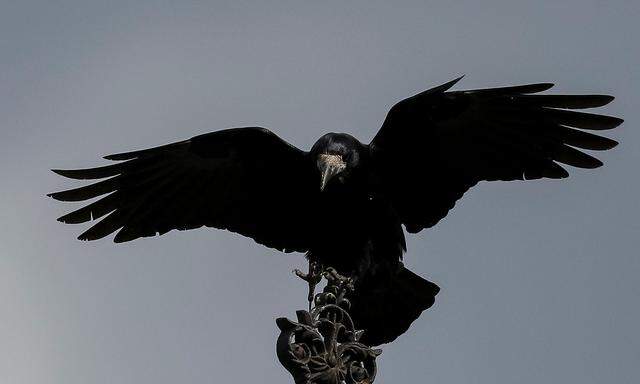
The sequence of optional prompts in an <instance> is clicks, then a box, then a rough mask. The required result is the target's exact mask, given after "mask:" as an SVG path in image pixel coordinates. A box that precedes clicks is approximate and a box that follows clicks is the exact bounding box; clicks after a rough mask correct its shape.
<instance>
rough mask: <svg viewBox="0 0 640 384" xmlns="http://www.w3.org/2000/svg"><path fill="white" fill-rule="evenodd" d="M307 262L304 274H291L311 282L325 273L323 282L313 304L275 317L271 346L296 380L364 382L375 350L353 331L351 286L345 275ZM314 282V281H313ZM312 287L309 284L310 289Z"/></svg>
mask: <svg viewBox="0 0 640 384" xmlns="http://www.w3.org/2000/svg"><path fill="white" fill-rule="evenodd" d="M314 271H315V269H314V268H313V267H310V272H309V274H308V275H304V274H302V273H300V272H299V271H297V272H296V274H297V275H298V276H300V277H302V278H303V279H305V280H307V281H308V282H309V284H310V287H311V286H313V287H314V286H315V284H317V283H318V281H319V279H320V276H324V277H325V279H326V280H327V285H326V286H325V288H324V290H323V291H322V292H321V293H318V294H317V295H315V296H313V294H311V296H312V297H313V303H314V306H313V308H310V310H309V311H307V310H300V311H297V312H296V315H297V320H298V321H291V320H289V319H287V318H284V317H281V318H279V319H277V320H276V324H277V325H278V328H280V336H279V337H278V342H277V346H276V351H277V354H278V359H279V360H280V363H281V364H282V365H283V366H284V367H285V368H286V369H287V370H288V371H289V373H291V375H292V376H293V379H294V381H295V383H296V384H343V383H346V384H366V383H373V381H374V379H375V377H376V357H377V356H378V355H380V353H381V352H382V351H381V350H379V349H372V348H371V347H369V346H367V345H365V344H362V343H360V342H359V341H358V340H359V339H360V337H361V336H362V334H363V331H359V330H356V328H355V325H354V323H353V320H352V319H351V316H350V315H349V309H350V306H351V303H350V302H349V299H348V298H347V295H348V293H349V292H351V291H352V289H353V284H352V282H351V280H350V279H348V278H345V277H344V276H341V275H339V274H338V273H337V272H335V270H333V269H331V268H328V269H325V270H324V271H323V272H317V271H315V272H314ZM312 284H313V285H312ZM312 289H313V288H312Z"/></svg>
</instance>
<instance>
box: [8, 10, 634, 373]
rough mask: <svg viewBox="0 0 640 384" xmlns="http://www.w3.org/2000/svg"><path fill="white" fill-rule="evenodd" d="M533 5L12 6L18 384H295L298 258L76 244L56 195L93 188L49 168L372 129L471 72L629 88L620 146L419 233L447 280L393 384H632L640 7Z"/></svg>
mask: <svg viewBox="0 0 640 384" xmlns="http://www.w3.org/2000/svg"><path fill="white" fill-rule="evenodd" d="M480 3H482V5H481V4H480ZM520 3H521V4H515V2H513V1H490V2H477V1H466V2H455V1H446V2H444V1H443V2H429V1H410V2H409V1H407V2H398V1H395V2H391V1H372V0H367V1H358V2H356V1H348V2H345V1H335V2H334V1H322V2H317V1H316V2H311V1H307V2H300V1H268V2H266V1H255V2H250V1H239V0H235V1H229V2H216V1H173V2H172V1H135V2H133V1H108V2H107V1H104V2H95V1H86V0H83V1H29V0H21V1H2V2H0V174H1V175H2V182H1V186H0V212H2V215H1V216H0V382H1V383H7V384H14V383H15V384H31V383H33V384H50V383H51V384H111V383H118V384H128V383H131V384H134V383H135V384H147V383H149V384H165V383H274V384H275V383H289V382H292V381H291V379H290V377H289V375H288V373H286V371H285V370H284V369H283V368H282V367H281V366H280V365H279V363H278V362H277V360H276V356H275V347H274V345H275V339H276V336H277V333H278V332H277V328H276V326H275V322H274V319H275V318H276V317H279V316H283V315H286V316H289V317H292V316H293V314H294V311H295V310H296V309H300V308H304V307H305V306H306V302H305V297H306V291H305V286H304V284H303V283H302V282H301V281H300V280H298V279H296V278H294V277H293V276H292V275H291V273H290V271H291V269H293V268H295V267H303V266H304V265H303V258H302V255H300V254H289V255H281V254H278V253H277V252H276V251H272V250H269V249H266V248H262V247H260V246H258V245H256V244H255V243H253V241H251V240H248V239H245V238H242V237H240V236H238V235H235V234H231V233H228V232H223V231H214V230H196V231H190V232H180V233H177V232H172V233H170V234H168V235H165V236H162V237H159V238H152V239H143V240H138V241H135V242H133V243H128V244H124V245H115V244H113V243H112V242H111V241H110V240H103V241H98V242H91V243H86V242H80V241H77V240H75V237H76V236H77V235H78V234H79V233H80V232H81V231H82V230H83V229H84V228H86V226H65V225H62V224H60V223H57V222H56V221H55V218H57V217H58V216H60V215H61V214H63V213H65V212H68V211H69V210H70V209H72V208H73V207H77V205H73V204H68V205H65V204H63V203H58V202H55V201H53V200H51V199H48V198H45V194H46V193H47V192H52V191H55V190H60V189H63V188H66V187H70V186H75V185H77V184H76V183H73V182H67V181H65V180H63V179H62V178H60V177H57V176H56V175H54V174H53V173H51V172H49V169H50V168H56V167H60V168H65V167H67V168H74V167H85V166H97V165H100V164H104V163H105V161H102V160H100V156H102V155H106V154H109V153H114V152H120V151H126V150H132V149H139V148H144V147H149V146H154V145H159V144H164V143H167V142H172V141H176V140H181V139H184V138H188V137H191V136H193V135H197V134H201V133H205V132H208V131H212V130H217V129H222V128H227V127H233V126H245V125H261V126H265V127H269V128H270V129H272V130H273V131H274V132H276V133H277V134H279V135H281V136H282V137H283V138H285V139H287V140H288V141H290V142H291V143H293V144H295V145H297V146H299V147H301V148H305V149H308V148H309V147H310V145H311V144H312V143H313V142H314V141H315V140H316V139H317V138H318V137H319V136H320V135H322V134H323V133H325V132H327V131H344V132H349V133H352V134H354V135H355V136H357V137H358V138H360V139H361V140H362V141H365V142H368V141H369V140H370V139H371V137H372V136H373V135H374V133H375V132H376V130H377V128H378V127H379V126H380V123H381V121H382V120H383V119H384V116H385V114H386V112H387V110H388V109H389V107H390V106H391V105H392V104H393V103H394V102H396V101H397V100H399V99H402V98H404V97H407V96H409V95H412V94H414V93H416V92H418V91H421V90H424V89H426V88H429V87H431V86H434V85H437V84H440V83H443V82H445V81H448V80H450V79H452V78H454V77H457V76H459V75H460V74H466V75H467V76H466V78H465V79H464V80H463V81H462V82H461V83H460V85H459V86H458V88H459V89H460V88H474V87H486V86H498V85H508V84H513V83H526V82H539V81H551V82H556V83H557V84H558V87H557V91H558V92H576V93H580V92H591V93H610V94H613V95H616V96H617V100H616V101H615V102H614V103H613V104H612V105H610V106H608V107H606V108H604V109H602V110H601V111H602V112H605V113H608V114H613V115H617V116H621V117H623V118H625V119H626V122H625V124H624V125H622V126H621V128H620V129H618V130H616V131H615V132H613V133H612V134H611V135H610V136H611V137H613V138H615V139H617V140H619V141H621V145H620V146H619V147H618V148H616V149H615V150H613V151H610V152H607V153H604V154H601V156H600V158H601V159H603V160H604V162H605V166H604V167H603V168H601V169H598V170H596V171H583V170H575V169H571V170H570V171H573V172H571V173H572V175H571V177H570V178H569V179H567V180H563V181H561V182H558V181H536V182H527V183H521V182H513V183H494V184H482V185H480V186H478V187H476V188H475V189H474V190H473V191H472V192H471V193H469V194H467V195H466V196H465V198H464V199H463V200H462V201H461V202H459V203H458V205H457V206H456V208H455V209H454V210H453V212H451V213H450V214H449V216H448V217H447V218H446V219H445V220H443V221H442V222H441V223H440V224H439V225H438V226H437V227H436V228H434V229H432V230H430V231H425V232H423V233H421V234H420V235H417V236H409V238H408V246H409V251H408V254H407V255H406V263H407V264H408V266H409V267H410V268H411V269H413V270H414V271H416V272H417V273H419V274H421V275H423V276H425V277H428V278H429V279H431V280H433V281H435V282H437V283H438V284H439V285H440V286H441V287H442V291H441V293H440V295H439V296H438V297H437V302H436V305H435V306H434V307H433V308H432V309H431V310H429V311H428V312H426V313H424V314H423V315H422V317H421V318H420V319H419V320H418V321H416V322H415V323H414V325H413V327H412V328H411V330H410V331H409V332H408V333H407V334H405V335H404V336H402V337H400V338H399V339H398V340H397V341H396V342H394V343H393V344H392V345H388V346H385V347H384V353H383V355H382V356H381V357H380V358H379V360H378V361H379V368H380V373H379V377H378V380H377V382H380V383H409V382H414V383H415V382H419V383H423V382H424V383H439V384H445V383H451V384H471V383H481V384H484V383H487V384H488V383H492V384H493V383H519V384H528V383H536V384H539V383H581V384H590V383H616V384H624V383H636V382H637V380H638V377H637V376H638V373H637V372H638V364H639V363H640V332H639V331H638V324H640V308H639V303H640V300H639V297H640V283H639V278H638V276H639V275H640V257H639V256H638V241H639V238H640V225H639V224H638V217H639V216H640V203H639V202H638V196H639V195H640V181H639V180H638V179H639V177H638V176H639V175H638V165H639V164H640V150H639V143H640V130H639V128H640V127H638V123H639V116H640V113H639V112H638V91H639V67H640V49H639V46H638V33H639V32H640V31H639V27H638V24H637V20H638V18H640V2H638V1H584V0H583V1H577V0H576V1H557V0H554V1H527V2H520ZM445 4H446V5H445ZM434 182H437V181H434Z"/></svg>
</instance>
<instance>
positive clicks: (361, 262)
mask: <svg viewBox="0 0 640 384" xmlns="http://www.w3.org/2000/svg"><path fill="white" fill-rule="evenodd" d="M460 79H461V77H460V78H457V79H455V80H452V81H450V82H448V83H446V84H443V85H440V86H437V87H435V88H432V89H429V90H427V91H424V92H422V93H419V94H417V95H415V96H412V97H409V98H407V99H404V100H402V101H400V102H398V103H397V104H395V105H394V106H393V107H392V108H391V110H390V111H389V112H388V114H387V116H386V118H385V120H384V122H383V124H382V127H381V128H380V130H379V131H378V133H377V134H376V135H375V137H374V138H373V140H372V141H371V142H370V143H369V144H368V145H367V144H364V143H362V142H360V141H358V140H357V139H356V138H354V137H353V136H351V135H348V134H344V133H328V134H326V135H324V136H322V137H321V138H320V139H319V140H318V141H317V142H316V143H315V144H314V145H313V147H312V148H311V150H310V151H303V150H300V149H298V148H296V147H294V146H292V145H291V144H288V143H287V142H286V141H284V140H282V139H281V138H279V137H278V136H277V135H275V134H274V133H272V132H271V131H269V130H267V129H265V128H259V127H246V128H232V129H226V130H220V131H216V132H211V133H207V134H203V135H200V136H196V137H193V138H191V139H188V140H184V141H180V142H176V143H172V144H167V145H162V146H159V147H155V148H150V149H143V150H138V151H133V152H125V153H118V154H114V155H109V156H105V159H107V160H113V161H117V162H116V163H113V164H110V165H106V166H101V167H97V168H87V169H76V170H60V169H55V170H53V172H55V173H57V174H59V175H62V176H65V177H68V178H71V179H79V180H97V179H102V180H101V181H97V182H95V183H93V184H89V185H86V186H82V187H80V188H75V189H70V190H66V191H62V192H56V193H52V194H49V196H51V197H53V198H54V199H56V200H60V201H82V200H88V199H93V198H96V197H99V196H103V195H104V196H103V197H101V198H100V199H97V200H95V201H94V202H91V203H90V204H88V205H86V206H84V207H82V208H80V209H78V210H76V211H73V212H71V213H69V214H66V215H64V216H62V217H60V218H59V219H58V220H59V221H61V222H63V223H73V224H76V223H84V222H87V221H93V220H99V219H101V218H102V219H101V220H100V221H98V222H97V223H96V224H95V225H93V226H92V227H90V228H89V229H88V230H87V231H85V232H84V233H82V234H81V235H80V236H79V237H78V238H79V239H80V240H96V239H100V238H103V237H105V236H107V235H109V234H111V233H114V232H116V231H117V233H116V235H115V237H114V241H115V242H116V243H120V242H126V241H130V240H134V239H137V238H140V237H148V236H155V235H161V234H164V233H166V232H169V231H171V230H173V229H178V230H187V229H194V228H199V227H202V226H207V227H213V228H218V229H226V230H229V231H232V232H236V233H239V234H242V235H244V236H247V237H250V238H252V239H254V240H255V241H256V242H257V243H259V244H263V245H265V246H267V247H271V248H275V249H277V250H280V251H283V252H294V251H295V252H304V253H306V256H307V258H308V259H309V260H310V261H311V262H314V263H318V264H319V265H322V266H330V267H332V268H334V269H335V270H336V271H337V272H339V273H340V274H344V275H345V276H349V277H351V278H353V281H354V286H355V288H354V289H355V291H354V292H353V295H352V297H351V301H352V308H351V311H352V315H353V319H354V322H355V323H356V325H357V326H358V327H359V328H360V329H363V330H364V331H365V332H364V336H363V337H362V339H361V341H363V342H366V343H369V344H371V345H378V344H382V343H388V342H391V341H393V340H394V339H395V338H397V337H398V336H399V335H401V334H402V333H404V332H405V331H406V330H407V329H408V328H409V326H410V324H411V323H412V322H413V321H414V320H416V319H417V318H418V316H420V314H421V313H422V312H423V311H424V310H425V309H427V308H429V307H431V306H432V305H433V303H434V300H435V296H436V294H437V293H438V291H439V287H438V286H437V285H436V284H434V283H432V282H430V281H427V280H425V279H423V278H422V277H420V276H418V275H416V274H415V273H413V272H411V271H410V270H409V269H407V268H405V267H404V265H403V262H402V258H403V254H404V252H405V251H406V243H405V230H406V232H408V233H418V232H420V231H422V230H423V229H425V228H430V227H432V226H434V225H435V224H436V223H438V221H440V220H441V219H442V218H444V217H445V216H446V215H447V213H448V212H449V210H451V209H452V208H453V207H454V205H455V203H456V201H457V200H458V199H460V198H461V197H462V195H463V194H464V193H465V192H466V191H467V190H468V189H470V188H471V187H473V186H474V185H476V184H477V183H478V182H480V181H495V180H504V181H510V180H533V179H541V178H550V179H562V178H566V177H567V176H568V175H569V174H568V172H567V171H566V170H565V168H564V167H563V166H562V165H561V164H566V165H569V166H572V167H577V168H588V169H590V168H597V167H599V166H601V165H602V162H600V160H598V159H596V158H594V157H592V156H591V155H589V154H586V153H584V152H582V151H581V150H580V149H586V150H595V151H601V150H608V149H611V148H613V147H614V146H616V144H617V142H616V141H614V140H612V139H609V138H606V137H602V136H599V135H595V134H593V133H589V132H586V131H585V130H587V131H589V130H596V131H599V130H608V129H612V128H615V127H617V126H618V125H620V124H621V123H622V119H619V118H616V117H611V116H604V115H599V114H591V113H585V112H577V111H573V110H575V109H585V108H593V107H601V106H604V105H606V104H608V103H609V102H611V101H612V100H613V97H612V96H607V95H553V94H540V93H541V92H543V91H546V90H548V89H550V88H551V87H552V86H553V84H550V83H539V84H527V85H519V86H509V87H500V88H488V89H476V90H467V91H450V90H449V89H450V88H451V87H452V86H453V85H454V84H456V83H457V82H458V81H459V80H460ZM403 226H404V230H403Z"/></svg>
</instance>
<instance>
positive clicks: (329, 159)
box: [318, 154, 347, 191]
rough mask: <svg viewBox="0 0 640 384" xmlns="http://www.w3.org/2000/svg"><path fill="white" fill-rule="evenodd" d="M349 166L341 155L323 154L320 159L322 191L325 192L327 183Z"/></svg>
mask: <svg viewBox="0 0 640 384" xmlns="http://www.w3.org/2000/svg"><path fill="white" fill-rule="evenodd" d="M346 167H347V164H346V163H345V162H344V160H342V156H340V155H329V154H321V155H320V156H319V157H318V169H319V170H320V174H321V177H322V178H321V181H320V190H321V191H324V188H325V187H326V186H327V183H328V182H329V180H331V178H333V177H334V176H335V175H337V174H338V173H340V172H342V171H344V169H345V168H346Z"/></svg>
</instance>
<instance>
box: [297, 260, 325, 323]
mask: <svg viewBox="0 0 640 384" xmlns="http://www.w3.org/2000/svg"><path fill="white" fill-rule="evenodd" d="M293 273H295V275H296V276H298V277H299V278H301V279H302V280H304V281H306V282H307V284H309V294H308V296H307V300H308V301H309V311H311V305H312V304H313V297H314V296H315V293H316V286H317V285H318V283H319V282H320V280H322V273H323V272H322V266H321V265H320V263H318V262H317V261H312V260H309V272H308V273H304V272H302V271H301V270H299V269H294V270H293Z"/></svg>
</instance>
